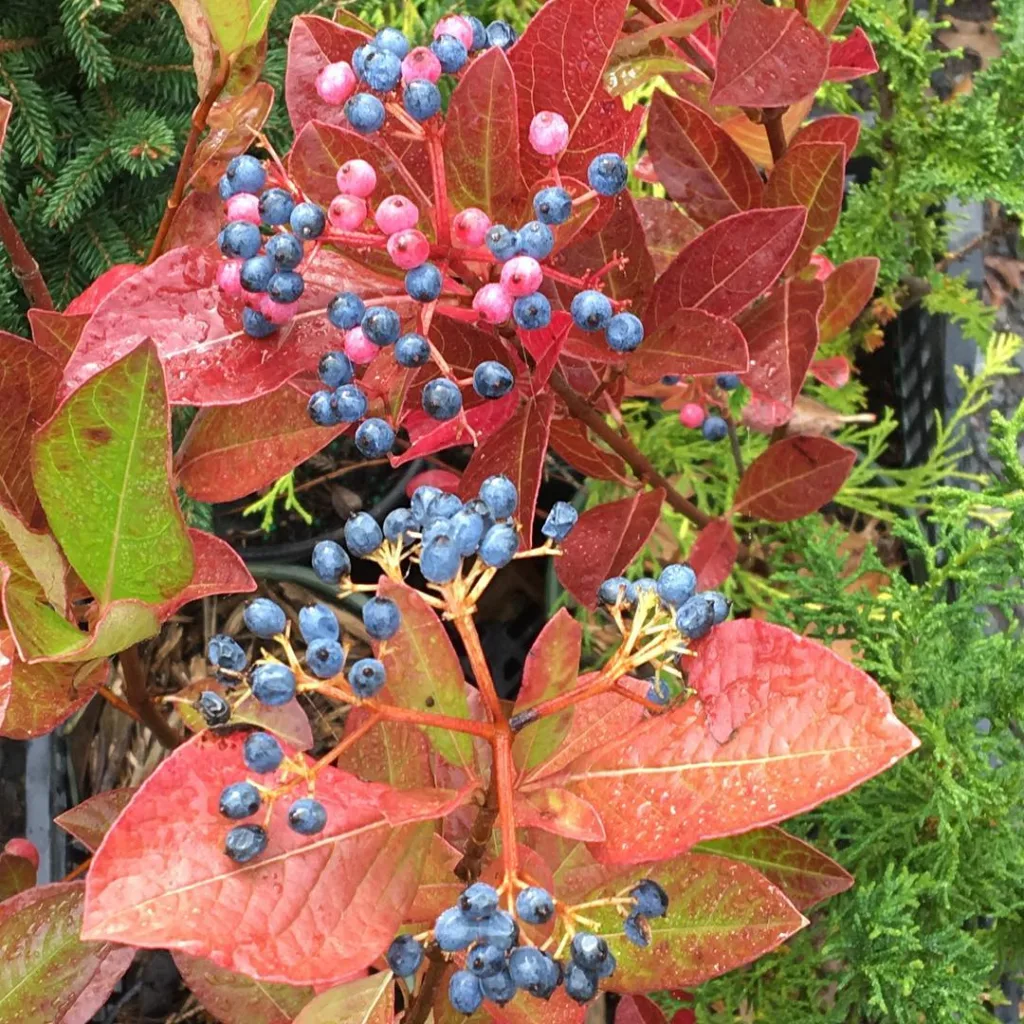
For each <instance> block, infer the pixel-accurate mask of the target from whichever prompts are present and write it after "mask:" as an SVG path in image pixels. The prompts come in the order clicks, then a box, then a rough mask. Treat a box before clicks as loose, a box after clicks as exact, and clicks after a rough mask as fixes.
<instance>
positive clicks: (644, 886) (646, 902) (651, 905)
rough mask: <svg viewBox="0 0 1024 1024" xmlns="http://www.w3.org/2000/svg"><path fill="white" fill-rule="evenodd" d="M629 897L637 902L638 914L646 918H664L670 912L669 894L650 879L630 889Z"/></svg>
mask: <svg viewBox="0 0 1024 1024" xmlns="http://www.w3.org/2000/svg"><path fill="white" fill-rule="evenodd" d="M629 895H630V896H632V897H633V899H635V900H636V913H638V914H642V915H643V916H644V917H664V916H665V914H666V913H667V911H668V893H667V892H665V890H664V889H662V887H661V886H660V885H658V883H657V882H655V881H653V880H652V879H650V878H645V879H644V880H643V881H642V882H640V883H638V884H637V885H635V886H634V887H633V888H632V889H630V891H629Z"/></svg>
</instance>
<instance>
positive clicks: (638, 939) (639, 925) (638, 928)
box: [622, 913, 651, 949]
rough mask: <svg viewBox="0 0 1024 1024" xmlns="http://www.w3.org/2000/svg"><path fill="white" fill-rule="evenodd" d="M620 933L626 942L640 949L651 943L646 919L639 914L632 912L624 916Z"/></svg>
mask: <svg viewBox="0 0 1024 1024" xmlns="http://www.w3.org/2000/svg"><path fill="white" fill-rule="evenodd" d="M622 933H623V935H624V936H625V937H626V941H627V942H631V943H632V944H633V945H634V946H639V947H640V948H641V949H644V948H645V947H647V946H649V945H650V944H651V929H650V926H649V925H648V924H647V921H646V920H645V919H644V918H642V917H641V916H640V915H639V914H636V913H633V914H630V915H629V917H627V918H626V920H625V922H624V923H623V925H622Z"/></svg>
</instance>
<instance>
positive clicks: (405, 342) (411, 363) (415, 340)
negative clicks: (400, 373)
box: [395, 268, 430, 369]
mask: <svg viewBox="0 0 1024 1024" xmlns="http://www.w3.org/2000/svg"><path fill="white" fill-rule="evenodd" d="M420 269H422V268H420ZM429 359H430V345H429V344H428V342H427V339H426V338H424V337H423V335H422V334H416V333H410V334H403V335H402V337H401V338H399V339H398V341H396V342H395V362H396V363H398V365H399V366H405V367H407V368H409V369H413V368H415V367H417V366H423V364H424V363H426V362H427V361H428V360H429Z"/></svg>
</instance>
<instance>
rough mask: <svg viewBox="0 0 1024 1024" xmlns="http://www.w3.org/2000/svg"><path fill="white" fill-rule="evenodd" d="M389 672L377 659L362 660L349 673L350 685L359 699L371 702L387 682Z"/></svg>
mask: <svg viewBox="0 0 1024 1024" xmlns="http://www.w3.org/2000/svg"><path fill="white" fill-rule="evenodd" d="M387 678H388V677H387V672H386V671H385V669H384V665H383V663H382V662H380V661H378V660H377V659H376V658H360V659H359V661H357V662H356V663H355V664H354V665H353V666H352V667H351V668H350V669H349V671H348V685H349V686H351V687H352V692H353V693H354V694H355V695H356V696H357V697H362V698H363V699H364V700H369V699H370V698H371V697H374V696H376V695H377V694H378V693H379V692H380V691H381V689H382V688H383V686H384V684H385V683H386V682H387Z"/></svg>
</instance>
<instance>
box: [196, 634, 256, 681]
mask: <svg viewBox="0 0 1024 1024" xmlns="http://www.w3.org/2000/svg"><path fill="white" fill-rule="evenodd" d="M206 660H207V661H209V663H210V664H211V665H216V666H217V668H226V669H228V670H229V671H231V672H241V671H242V669H243V668H245V662H246V657H245V651H243V650H242V648H241V647H240V646H239V645H238V643H237V642H236V641H235V640H232V638H231V637H229V636H225V635H224V634H223V633H217V634H216V635H215V636H211V637H210V640H209V642H208V643H207V645H206Z"/></svg>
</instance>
